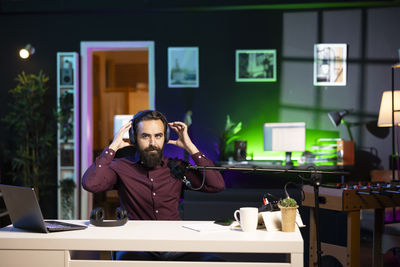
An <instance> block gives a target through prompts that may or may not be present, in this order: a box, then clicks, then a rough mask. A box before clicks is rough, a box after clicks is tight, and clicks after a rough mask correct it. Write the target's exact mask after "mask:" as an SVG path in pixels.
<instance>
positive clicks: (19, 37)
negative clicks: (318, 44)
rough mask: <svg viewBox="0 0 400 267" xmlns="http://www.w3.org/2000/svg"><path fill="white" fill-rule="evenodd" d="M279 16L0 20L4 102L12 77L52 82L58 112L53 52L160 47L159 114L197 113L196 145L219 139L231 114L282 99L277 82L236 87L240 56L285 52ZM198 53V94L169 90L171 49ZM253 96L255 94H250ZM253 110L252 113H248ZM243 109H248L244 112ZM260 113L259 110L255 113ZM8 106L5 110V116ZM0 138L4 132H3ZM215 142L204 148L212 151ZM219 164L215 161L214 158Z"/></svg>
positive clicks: (225, 14)
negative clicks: (99, 46)
mask: <svg viewBox="0 0 400 267" xmlns="http://www.w3.org/2000/svg"><path fill="white" fill-rule="evenodd" d="M281 16H282V14H281V13H280V12H267V11H248V12H243V11H241V12H239V11H237V12H235V11H233V12H146V13H137V12H132V13H128V12H127V13H121V14H117V13H100V14H92V13H87V14H33V15H22V14H18V15H5V16H1V17H0V25H3V26H4V27H1V29H0V34H1V36H3V37H4V38H2V42H1V43H0V48H1V51H3V53H4V54H3V56H2V63H1V67H2V71H1V73H0V80H1V81H2V84H1V92H0V94H1V95H0V98H1V99H2V101H4V104H6V103H7V102H8V99H9V96H8V94H7V91H8V90H9V89H11V88H13V87H15V82H14V77H15V76H16V75H17V74H18V73H20V72H21V71H25V72H27V73H31V72H38V71H39V70H40V69H42V70H43V71H44V72H46V73H47V74H49V75H50V79H51V80H50V87H51V89H50V91H51V95H52V99H53V102H51V103H49V108H50V107H52V108H55V103H56V101H55V98H56V82H55V80H56V72H55V70H56V52H59V51H77V52H79V51H80V42H81V41H112V40H115V41H128V40H129V41H135V40H139V41H140V40H153V41H155V52H156V54H155V55H156V56H155V58H156V64H155V65H156V108H157V109H159V110H160V111H162V112H164V113H165V114H167V116H168V118H169V119H170V120H182V119H183V115H184V114H185V112H186V111H187V110H188V109H191V110H193V121H194V122H196V124H195V125H194V126H193V128H194V129H193V132H194V133H195V134H194V137H193V138H194V139H198V138H199V137H201V138H202V139H205V140H209V139H210V138H214V141H217V139H216V135H217V134H218V131H219V130H221V129H222V127H224V123H225V118H226V114H230V115H231V116H232V117H233V118H236V120H238V121H239V120H245V118H248V117H251V114H252V113H254V112H258V111H259V109H260V108H264V106H265V105H268V106H273V105H274V103H275V102H276V100H277V96H278V93H279V90H278V89H279V88H278V84H277V83H268V84H265V83H258V84H253V85H252V86H251V88H248V85H246V84H243V83H235V77H234V73H235V50H236V49H265V48H267V49H268V48H269V49H273V48H276V49H277V50H278V55H279V49H280V46H281V44H280V42H281V21H282V19H281ZM28 42H29V43H31V44H32V45H34V46H35V48H36V53H35V55H34V56H33V57H32V58H31V59H30V60H29V61H23V60H20V59H19V58H18V57H17V51H18V49H19V48H21V47H23V46H24V45H25V44H26V43H28ZM169 46H198V47H199V51H200V52H199V56H200V58H199V60H200V87H199V88H168V86H167V48H168V47H169ZM250 90H251V91H250ZM249 106H252V107H254V108H255V110H252V109H250V108H248V107H249ZM243 107H245V108H243ZM257 109H258V110H257ZM5 112H7V105H1V106H0V114H2V115H1V116H3V114H4V113H5ZM0 134H1V135H2V137H4V138H7V136H4V134H5V133H4V132H3V131H2V132H1V133H0ZM209 144H211V142H209V141H207V142H204V143H201V144H200V146H205V147H204V149H205V150H210V151H213V150H214V149H213V147H212V144H211V146H210V145H209ZM211 157H212V158H214V159H215V158H216V155H211Z"/></svg>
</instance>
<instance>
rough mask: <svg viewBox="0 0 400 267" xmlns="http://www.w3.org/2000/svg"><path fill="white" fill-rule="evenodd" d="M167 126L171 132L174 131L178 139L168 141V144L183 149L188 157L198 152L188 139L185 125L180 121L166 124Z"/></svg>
mask: <svg viewBox="0 0 400 267" xmlns="http://www.w3.org/2000/svg"><path fill="white" fill-rule="evenodd" d="M168 125H169V127H170V128H171V129H172V130H174V131H175V132H176V133H177V134H178V139H176V140H169V141H168V144H172V145H176V146H179V147H181V148H183V149H185V150H186V151H187V152H188V153H189V154H190V155H193V154H196V153H197V152H199V150H198V149H197V147H196V146H195V145H194V144H193V143H192V140H191V139H190V137H189V134H188V127H187V126H186V124H184V123H183V122H180V121H175V122H170V123H168Z"/></svg>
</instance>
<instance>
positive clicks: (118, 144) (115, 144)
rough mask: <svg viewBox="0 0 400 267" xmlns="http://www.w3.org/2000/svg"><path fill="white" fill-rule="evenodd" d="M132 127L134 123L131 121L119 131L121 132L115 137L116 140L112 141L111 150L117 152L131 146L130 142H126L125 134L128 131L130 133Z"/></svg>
mask: <svg viewBox="0 0 400 267" xmlns="http://www.w3.org/2000/svg"><path fill="white" fill-rule="evenodd" d="M131 127H132V122H131V121H129V122H128V123H126V124H124V125H122V127H121V129H119V131H118V132H117V134H116V135H115V137H114V140H113V141H112V143H111V145H110V146H109V148H110V149H112V150H114V151H115V152H116V151H117V150H118V149H120V148H124V147H127V146H131V144H130V143H129V142H126V141H124V139H123V136H124V134H125V133H126V132H127V131H129V129H130V128H131Z"/></svg>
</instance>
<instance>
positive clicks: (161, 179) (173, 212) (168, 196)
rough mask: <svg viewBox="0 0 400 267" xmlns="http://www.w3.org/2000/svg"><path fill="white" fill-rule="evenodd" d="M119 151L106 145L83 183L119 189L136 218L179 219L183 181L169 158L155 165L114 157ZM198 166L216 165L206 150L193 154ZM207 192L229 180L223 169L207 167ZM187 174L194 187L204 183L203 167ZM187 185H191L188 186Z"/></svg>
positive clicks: (90, 187)
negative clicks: (208, 168)
mask: <svg viewBox="0 0 400 267" xmlns="http://www.w3.org/2000/svg"><path fill="white" fill-rule="evenodd" d="M114 156H115V151H113V150H112V149H109V148H108V147H107V148H105V149H104V150H103V152H102V154H101V155H100V156H99V157H97V158H96V161H95V162H94V163H93V164H92V165H91V166H90V167H89V168H88V169H87V170H86V172H85V174H84V175H83V178H82V185H83V188H85V189H86V190H87V191H89V192H92V193H96V192H101V191H105V190H110V189H113V188H115V189H117V190H118V195H119V199H120V205H121V207H122V208H124V209H126V210H127V211H128V217H129V219H131V220H132V219H133V220H179V219H180V217H179V212H178V204H179V200H180V194H181V191H182V186H184V185H183V183H182V181H181V180H178V179H176V178H174V177H172V176H171V174H170V169H169V168H168V166H167V162H168V159H167V158H163V160H162V163H161V164H160V165H159V166H157V167H156V168H154V169H147V168H146V167H144V166H143V165H142V164H141V163H140V162H133V161H131V160H129V159H127V158H114ZM192 158H193V160H194V162H195V163H196V165H198V166H214V165H213V163H212V161H211V160H209V159H207V158H206V157H205V156H204V155H203V154H202V153H200V152H198V153H196V154H194V155H192ZM205 173H206V174H205V183H204V186H203V187H202V188H201V189H200V191H203V192H219V191H222V190H223V189H224V188H225V182H224V179H223V178H222V175H221V174H220V173H219V171H215V170H206V171H205ZM186 177H187V179H188V180H189V181H190V183H191V184H192V187H193V188H197V187H199V186H200V185H201V183H202V179H203V170H200V171H199V170H187V172H186ZM184 189H187V188H186V187H185V188H184Z"/></svg>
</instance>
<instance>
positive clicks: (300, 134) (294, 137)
mask: <svg viewBox="0 0 400 267" xmlns="http://www.w3.org/2000/svg"><path fill="white" fill-rule="evenodd" d="M305 148H306V123H305V122H277V123H264V151H283V152H286V165H291V166H293V162H292V152H304V151H305Z"/></svg>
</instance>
